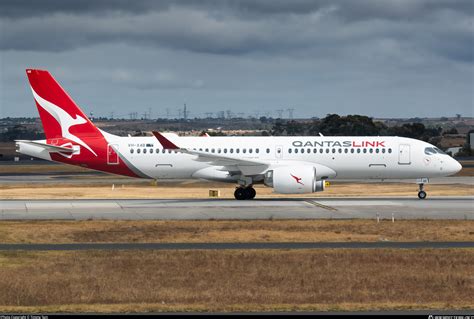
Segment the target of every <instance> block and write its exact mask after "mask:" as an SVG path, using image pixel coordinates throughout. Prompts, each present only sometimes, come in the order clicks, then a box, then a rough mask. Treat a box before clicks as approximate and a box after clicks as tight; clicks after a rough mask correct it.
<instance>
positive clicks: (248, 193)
mask: <svg viewBox="0 0 474 319" xmlns="http://www.w3.org/2000/svg"><path fill="white" fill-rule="evenodd" d="M244 191H245V194H246V196H245V199H254V198H255V195H257V192H256V191H255V189H254V188H253V187H251V186H249V187H247V188H245V189H244Z"/></svg>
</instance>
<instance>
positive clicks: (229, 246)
mask: <svg viewBox="0 0 474 319" xmlns="http://www.w3.org/2000/svg"><path fill="white" fill-rule="evenodd" d="M374 248H377V249H383V248H389V249H446V248H471V249H472V248H474V242H315V243H310V242H305V243H286V242H285V243H267V242H265V243H78V244H0V251H2V250H3V251H5V250H40V251H43V250H48V251H49V250H74V251H76V250H235V249H239V250H255V249H257V250H260V249H265V250H268V249H283V250H295V249H374Z"/></svg>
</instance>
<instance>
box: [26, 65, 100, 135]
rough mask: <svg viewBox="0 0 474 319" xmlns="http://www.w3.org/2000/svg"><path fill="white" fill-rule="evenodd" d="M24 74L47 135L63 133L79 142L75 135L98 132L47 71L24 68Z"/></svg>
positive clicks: (98, 133)
mask: <svg viewBox="0 0 474 319" xmlns="http://www.w3.org/2000/svg"><path fill="white" fill-rule="evenodd" d="M26 74H27V76H28V80H29V81H30V85H31V90H32V91H33V96H34V99H35V102H36V107H37V108H38V112H39V115H40V118H41V122H42V123H43V128H44V133H45V135H46V138H47V139H52V138H61V137H63V138H67V139H70V140H72V141H75V142H77V143H78V144H82V143H81V142H80V141H81V139H80V138H78V137H99V136H100V137H101V136H102V134H101V133H100V131H99V129H97V127H95V125H94V124H92V122H91V121H90V120H89V119H88V118H87V116H86V115H85V114H84V113H83V112H82V110H81V109H80V108H79V107H78V106H77V104H76V103H75V102H74V101H73V100H72V99H71V97H70V96H69V95H68V94H67V93H66V91H64V89H63V88H62V87H61V86H60V85H59V83H58V82H56V80H55V79H54V78H53V77H52V75H51V74H50V73H49V72H48V71H44V70H34V69H27V70H26Z"/></svg>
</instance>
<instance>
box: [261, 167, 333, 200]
mask: <svg viewBox="0 0 474 319" xmlns="http://www.w3.org/2000/svg"><path fill="white" fill-rule="evenodd" d="M316 176H317V175H316V168H315V167H314V166H310V165H301V166H282V167H275V168H273V169H272V170H269V171H267V172H266V174H265V180H264V183H265V185H267V186H270V187H273V190H274V191H275V193H280V194H304V193H314V192H322V191H324V188H325V181H324V180H319V181H318V180H317V178H316Z"/></svg>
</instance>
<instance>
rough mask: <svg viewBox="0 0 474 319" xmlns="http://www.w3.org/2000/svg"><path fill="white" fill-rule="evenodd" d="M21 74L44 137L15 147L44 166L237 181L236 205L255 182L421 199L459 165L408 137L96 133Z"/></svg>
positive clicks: (53, 93)
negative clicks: (406, 183)
mask: <svg viewBox="0 0 474 319" xmlns="http://www.w3.org/2000/svg"><path fill="white" fill-rule="evenodd" d="M26 74H27V77H28V80H29V83H30V87H31V91H32V93H33V97H34V100H35V103H36V106H37V108H38V112H39V115H40V118H41V121H42V124H43V128H44V133H45V137H46V139H44V140H16V141H15V142H16V149H17V152H19V153H21V154H25V155H28V156H33V157H37V158H41V159H44V160H48V161H55V162H59V163H64V164H70V165H77V166H81V167H86V168H89V169H93V170H98V171H102V172H107V173H112V174H118V175H124V176H130V177H136V178H148V179H156V180H159V179H173V178H175V179H193V178H195V179H204V180H209V181H218V182H228V183H235V184H236V185H237V187H236V189H235V192H234V196H235V198H236V199H238V200H247V199H253V198H254V197H255V196H256V191H255V188H254V187H253V185H255V184H262V183H263V184H264V185H266V186H268V187H272V188H273V191H274V192H275V193H281V194H304V193H308V194H311V193H316V192H321V191H324V189H325V187H326V181H327V180H337V179H351V180H357V179H361V180H366V179H380V180H386V179H416V182H417V184H418V185H419V191H418V198H420V199H425V198H426V196H427V194H426V192H425V190H424V184H425V183H427V182H429V178H433V177H443V176H449V175H453V174H455V173H457V172H458V171H459V170H461V168H462V166H461V164H459V162H457V161H456V160H455V159H453V158H452V157H451V156H449V155H447V154H445V153H444V152H443V151H441V150H440V149H439V148H437V147H435V146H433V145H431V144H429V143H426V142H424V141H420V140H416V139H412V138H405V137H394V136H322V134H320V136H278V137H277V136H262V137H251V136H246V137H244V136H231V137H229V136H222V137H208V138H203V137H198V136H196V137H181V136H178V135H176V134H174V133H160V132H156V131H154V132H153V135H154V136H137V137H132V136H127V137H122V136H116V135H112V134H109V133H107V132H105V131H103V130H101V129H99V128H97V127H96V126H95V125H94V124H93V123H92V122H91V121H90V119H89V118H88V117H87V116H86V115H85V114H84V112H83V111H82V110H81V109H80V108H79V106H78V105H77V104H76V103H75V102H74V101H73V100H72V98H71V97H70V96H69V95H68V94H67V93H66V91H65V90H64V89H63V88H62V87H61V86H60V84H59V83H58V82H56V80H55V79H54V78H53V76H52V75H51V74H50V73H49V72H48V71H45V70H38V69H27V70H26Z"/></svg>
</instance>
